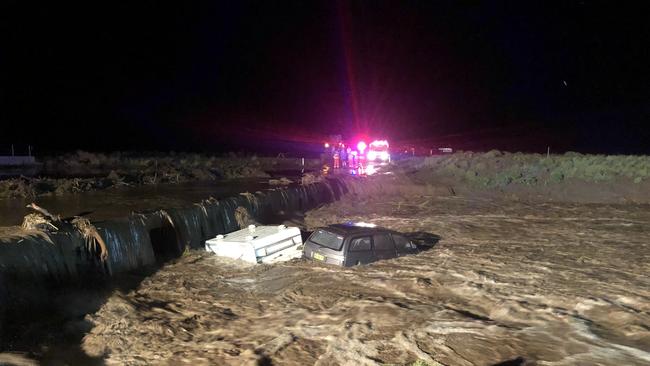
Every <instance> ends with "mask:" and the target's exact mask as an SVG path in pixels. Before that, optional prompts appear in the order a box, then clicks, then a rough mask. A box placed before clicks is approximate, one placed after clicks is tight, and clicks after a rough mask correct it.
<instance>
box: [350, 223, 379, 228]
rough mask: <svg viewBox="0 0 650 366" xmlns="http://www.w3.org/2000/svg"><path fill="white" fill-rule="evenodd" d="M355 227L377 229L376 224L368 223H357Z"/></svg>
mask: <svg viewBox="0 0 650 366" xmlns="http://www.w3.org/2000/svg"><path fill="white" fill-rule="evenodd" d="M354 226H359V227H377V225H375V224H371V223H368V222H355V223H354Z"/></svg>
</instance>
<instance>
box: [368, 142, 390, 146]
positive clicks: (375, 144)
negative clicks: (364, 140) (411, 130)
mask: <svg viewBox="0 0 650 366" xmlns="http://www.w3.org/2000/svg"><path fill="white" fill-rule="evenodd" d="M370 146H386V147H388V141H386V140H375V141H373V142H371V143H370Z"/></svg>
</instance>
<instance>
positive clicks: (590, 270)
mask: <svg viewBox="0 0 650 366" xmlns="http://www.w3.org/2000/svg"><path fill="white" fill-rule="evenodd" d="M344 220H363V221H368V222H373V223H376V224H379V225H382V226H386V227H389V228H392V229H396V230H400V231H403V232H405V233H417V234H418V236H423V235H422V234H423V233H425V234H426V233H428V234H432V236H434V235H435V236H440V237H441V240H440V241H439V242H438V243H437V244H436V245H435V246H434V247H433V248H431V249H430V250H428V251H425V252H422V253H420V254H418V255H414V256H410V257H402V258H398V259H393V260H387V261H382V262H377V263H374V264H371V265H367V266H359V267H354V268H338V267H334V266H329V265H324V264H321V263H313V262H308V261H305V260H296V261H293V262H286V263H281V264H276V265H258V266H253V267H250V266H245V265H242V264H239V263H237V262H234V261H228V260H224V259H220V258H217V257H215V256H212V255H210V254H207V253H199V252H196V253H193V254H190V255H187V256H184V257H183V258H180V259H178V260H177V261H175V262H173V263H170V264H168V265H166V266H164V267H163V268H161V269H160V270H159V271H158V272H157V273H155V274H153V275H152V276H150V277H148V278H146V279H145V280H144V281H143V282H141V283H140V285H139V286H138V287H137V288H135V289H134V290H131V291H125V292H119V291H118V292H115V293H114V294H113V295H112V296H110V297H109V298H108V300H107V301H106V303H105V304H103V306H101V308H100V309H99V311H97V312H96V313H94V314H91V315H88V316H87V317H86V319H87V320H88V321H89V322H90V327H91V329H90V331H89V333H88V334H87V335H86V337H85V338H84V340H83V341H82V345H81V346H82V349H83V350H85V352H87V353H88V354H89V355H90V356H94V357H104V358H105V362H106V363H107V364H110V365H113V364H114V365H121V364H130V365H145V364H182V363H191V364H194V365H212V364H220V365H224V364H232V365H239V364H277V365H310V364H317V365H345V364H349V365H352V364H354V365H374V364H381V363H388V364H411V363H413V362H416V361H421V362H426V363H427V364H429V365H494V364H498V363H501V362H510V363H504V364H512V365H524V364H527V365H532V364H538V365H594V364H600V365H648V364H650V279H649V278H648V277H647V274H648V273H650V242H649V241H648V238H650V206H648V205H632V204H630V205H607V204H589V205H587V204H582V205H580V204H562V203H534V202H520V201H512V200H511V201H507V200H481V199H465V198H461V197H411V198H404V197H387V196H384V197H381V198H379V197H378V198H377V199H375V200H367V199H366V200H359V199H357V200H352V199H346V200H342V201H340V202H337V203H334V204H331V205H328V206H326V207H322V208H320V209H317V210H314V211H311V212H309V213H308V214H307V216H306V218H305V227H306V228H307V229H313V228H315V227H317V226H321V225H326V224H330V223H334V222H340V221H344ZM424 237H426V236H424Z"/></svg>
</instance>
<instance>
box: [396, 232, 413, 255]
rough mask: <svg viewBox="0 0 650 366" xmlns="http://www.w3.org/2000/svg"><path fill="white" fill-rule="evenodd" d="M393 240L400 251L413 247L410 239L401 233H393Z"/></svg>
mask: <svg viewBox="0 0 650 366" xmlns="http://www.w3.org/2000/svg"><path fill="white" fill-rule="evenodd" d="M393 240H394V241H395V247H396V248H397V250H398V251H400V252H401V251H404V250H407V249H410V248H411V247H410V245H409V244H411V243H410V242H409V240H408V239H406V238H405V237H403V236H401V235H393Z"/></svg>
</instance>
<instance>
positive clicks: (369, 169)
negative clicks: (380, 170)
mask: <svg viewBox="0 0 650 366" xmlns="http://www.w3.org/2000/svg"><path fill="white" fill-rule="evenodd" d="M375 173H377V169H375V166H374V165H368V167H367V168H366V174H367V175H373V174H375Z"/></svg>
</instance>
